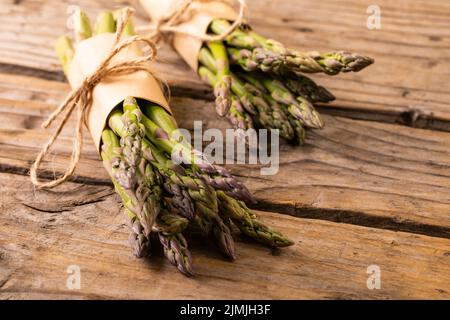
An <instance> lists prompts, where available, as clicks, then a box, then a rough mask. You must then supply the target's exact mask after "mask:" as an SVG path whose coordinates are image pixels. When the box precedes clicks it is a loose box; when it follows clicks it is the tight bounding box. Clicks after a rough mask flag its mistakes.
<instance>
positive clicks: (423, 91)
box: [0, 0, 450, 299]
mask: <svg viewBox="0 0 450 320" xmlns="http://www.w3.org/2000/svg"><path fill="white" fill-rule="evenodd" d="M372 2H373V1H369V0H343V1H333V0H323V1H313V0H301V1H300V0H278V1H275V0H273V1H270V0H253V1H249V6H250V9H251V23H252V25H253V26H254V28H255V29H257V30H258V31H259V32H261V33H263V34H266V35H273V36H276V37H277V38H278V39H279V40H280V41H283V42H285V43H286V44H289V45H290V46H292V47H295V48H307V49H317V50H320V51H327V50H331V49H340V48H345V49H348V50H352V51H357V52H360V53H363V54H367V55H370V56H373V57H375V59H376V64H375V65H373V66H371V67H370V68H369V69H367V70H365V71H364V72H362V73H359V74H347V75H343V76H339V77H324V76H320V75H318V76H315V77H314V78H315V79H316V80H318V81H319V82H320V83H321V84H323V85H325V86H327V87H328V88H330V89H331V90H332V91H333V92H334V93H335V94H336V96H337V97H338V99H337V101H336V102H335V103H333V104H331V105H330V106H322V107H320V111H321V112H322V113H324V114H326V116H325V120H326V128H325V129H324V130H322V131H317V132H311V133H310V134H309V137H308V140H307V144H306V146H305V147H303V148H294V147H292V146H289V145H283V146H282V150H281V154H280V157H281V169H280V172H279V173H278V174H277V175H275V176H272V177H265V178H262V177H261V176H260V175H259V169H258V168H254V167H248V166H245V165H244V166H241V165H240V166H232V167H231V170H232V171H233V172H234V173H235V174H236V175H237V176H239V177H240V179H241V181H243V182H245V183H246V184H247V185H248V186H249V188H250V189H251V191H252V192H253V193H254V194H255V196H256V198H257V199H258V200H259V201H260V202H259V205H258V206H257V208H256V209H257V210H258V213H259V214H260V215H261V216H262V217H263V218H264V219H265V220H266V221H267V222H268V223H269V224H270V225H272V226H274V227H276V228H278V229H280V230H282V231H283V232H285V233H286V234H288V235H289V236H290V237H291V238H292V239H294V240H295V245H294V246H293V247H291V248H288V249H286V250H281V251H275V252H272V251H271V250H268V249H266V248H264V247H261V246H259V245H255V244H254V243H253V242H249V241H247V240H246V239H243V238H242V239H239V242H238V245H237V249H238V259H237V261H236V262H234V263H230V262H227V261H224V260H223V259H222V258H221V256H220V255H219V254H217V253H216V252H215V250H212V248H211V247H210V246H209V245H207V244H204V243H201V241H200V240H196V241H194V243H193V244H192V245H191V248H192V251H193V256H194V263H195V267H196V271H197V276H196V277H195V278H192V279H188V278H185V277H183V276H182V275H180V274H178V273H177V272H176V270H175V269H174V268H173V267H172V266H170V265H169V264H168V262H167V261H165V260H164V258H163V257H162V253H161V252H159V253H156V255H155V257H153V258H152V259H151V260H137V259H135V258H134V257H133V256H132V254H131V252H130V249H129V247H128V244H127V228H126V226H125V224H124V219H123V218H122V213H121V212H120V208H119V203H118V199H117V198H116V196H115V195H114V191H113V189H112V187H111V185H110V182H109V181H108V177H107V174H106V172H105V171H104V170H103V169H102V165H101V162H100V161H99V158H98V156H97V153H96V151H95V150H94V147H93V145H92V144H91V142H90V138H89V137H86V144H85V149H84V152H83V157H82V160H81V165H80V166H79V169H78V170H77V175H76V177H75V178H74V179H73V180H72V181H71V182H70V183H67V184H65V185H64V186H62V187H61V188H59V189H58V190H52V191H39V190H35V189H34V188H33V186H32V185H31V183H30V180H29V177H28V171H29V166H30V164H31V163H32V161H33V160H34V158H35V157H36V154H37V152H38V151H39V149H40V147H41V146H42V144H43V143H44V141H46V139H48V137H49V134H50V133H49V132H46V131H44V130H42V129H41V128H40V124H41V123H42V121H43V120H44V119H45V118H46V117H47V116H48V115H49V113H50V112H51V111H52V110H53V109H54V108H55V107H56V106H57V104H58V103H59V102H60V101H61V100H62V99H63V98H64V96H65V95H66V94H67V92H68V91H69V87H68V85H67V83H66V81H65V80H64V76H63V74H62V72H61V70H60V68H59V65H58V62H57V59H56V57H55V54H54V52H53V42H54V40H55V38H56V37H57V36H58V35H60V34H64V33H65V32H66V30H65V21H66V18H67V16H66V15H65V14H64V13H65V11H66V7H67V5H68V4H70V3H71V4H78V5H80V6H82V7H83V8H84V9H86V11H88V12H89V14H91V15H92V16H93V15H94V14H96V13H98V12H99V11H100V10H103V9H105V8H117V7H118V6H122V5H125V4H127V1H109V0H96V1H87V0H79V1H60V0H48V1H44V0H23V1H22V0H0V73H1V77H0V113H1V120H2V121H0V190H1V191H0V192H1V204H0V299H11V298H12V299H21V298H70V299H72V298H74V299H78V298H138V299H141V298H150V299H159V298H180V299H184V298H194V299H197V298H198V299H200V298H210V299H218V298H263V299H272V298H288V299H309V298H325V299H335V298H336V299H358V298H369V299H372V298H383V299H385V298H386V299H393V298H401V299H408V298H438V299H448V298H450V132H448V131H450V106H449V105H448V102H449V101H450V3H448V2H445V1H441V0H431V1H428V0H427V1H424V0H401V1H387V0H379V1H377V4H378V5H379V6H380V7H381V10H382V28H381V30H372V31H370V30H368V29H367V27H366V19H367V17H368V14H367V13H366V9H367V7H368V6H369V5H370V4H372ZM137 19H138V23H139V24H143V23H145V15H144V14H143V13H142V12H139V11H138V12H137ZM159 60H160V61H159V63H158V65H157V69H158V71H159V72H160V74H161V75H163V77H164V78H165V79H166V80H167V81H168V83H169V84H170V85H171V87H172V95H173V98H172V106H173V109H174V111H175V114H176V115H177V118H178V119H179V121H180V124H181V126H184V127H187V128H192V125H193V120H194V119H196V118H198V115H199V114H201V115H202V118H203V120H204V121H205V122H206V124H207V126H208V127H218V128H222V129H223V128H227V127H228V123H227V122H226V121H224V120H222V119H218V117H216V115H215V112H214V108H213V106H212V103H211V101H212V99H211V93H210V91H209V90H208V88H207V87H206V86H205V85H203V84H202V83H200V81H199V80H198V79H197V77H196V76H195V74H194V73H193V72H191V71H190V70H189V68H188V67H187V66H186V65H185V64H183V63H182V62H181V61H180V60H179V59H178V57H177V56H176V55H175V54H174V53H172V52H171V51H170V50H169V49H167V48H162V49H161V52H160V59H159ZM191 111H194V112H191ZM190 112H191V113H190ZM73 125H74V124H73V122H71V123H70V124H69V126H68V128H66V130H64V133H63V137H62V139H61V141H60V142H59V143H58V144H57V145H56V147H55V149H54V150H55V151H54V152H53V153H52V155H51V156H50V157H49V158H48V159H47V162H46V163H45V165H44V167H45V171H44V172H43V173H42V176H43V177H52V176H53V174H54V173H58V172H61V171H62V169H63V168H64V165H65V163H67V161H68V158H69V155H70V148H71V140H70V136H71V133H72V130H73ZM406 125H409V126H410V127H408V126H406ZM411 126H413V127H414V128H412V127H411ZM418 127H420V128H418ZM70 265H78V266H80V268H81V276H82V277H81V289H80V290H69V289H68V288H67V287H66V280H67V277H68V274H67V268H68V266H70ZM370 265H377V266H379V268H380V271H381V289H378V290H377V289H374V290H369V289H368V287H367V279H368V277H369V274H367V268H368V267H369V266H370Z"/></svg>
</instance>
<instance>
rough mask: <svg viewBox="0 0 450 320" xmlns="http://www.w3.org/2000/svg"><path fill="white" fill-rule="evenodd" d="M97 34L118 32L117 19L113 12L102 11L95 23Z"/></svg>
mask: <svg viewBox="0 0 450 320" xmlns="http://www.w3.org/2000/svg"><path fill="white" fill-rule="evenodd" d="M94 29H95V34H101V33H108V32H116V21H115V20H114V16H113V14H112V12H102V13H100V15H99V16H98V18H97V22H96V23H95V27H94Z"/></svg>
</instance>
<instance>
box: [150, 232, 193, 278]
mask: <svg viewBox="0 0 450 320" xmlns="http://www.w3.org/2000/svg"><path fill="white" fill-rule="evenodd" d="M158 236H159V241H160V242H161V244H162V245H163V247H164V255H165V256H166V258H167V259H168V260H169V261H170V263H172V264H173V265H174V266H175V267H177V268H178V270H180V272H181V273H183V274H184V275H186V276H189V277H190V276H193V275H194V271H193V269H192V258H191V254H190V252H189V250H188V246H187V242H186V239H185V238H184V236H183V235H182V234H181V233H175V234H166V233H164V232H160V233H158Z"/></svg>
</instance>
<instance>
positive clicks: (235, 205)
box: [217, 191, 294, 247]
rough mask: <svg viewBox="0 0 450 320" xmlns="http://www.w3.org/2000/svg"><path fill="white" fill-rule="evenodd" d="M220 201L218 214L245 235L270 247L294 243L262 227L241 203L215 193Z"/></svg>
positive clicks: (264, 226) (221, 193) (222, 194)
mask: <svg viewBox="0 0 450 320" xmlns="http://www.w3.org/2000/svg"><path fill="white" fill-rule="evenodd" d="M217 197H218V198H219V201H220V214H221V215H222V217H224V218H229V219H231V221H233V223H234V224H235V225H236V226H237V227H238V228H239V229H240V230H241V232H242V233H244V234H245V235H247V236H249V237H251V238H253V239H255V240H256V241H258V242H261V243H263V244H265V245H267V246H270V247H287V246H291V245H293V244H294V243H293V242H292V240H290V239H289V238H287V237H285V236H283V235H282V234H281V233H279V232H277V231H274V230H272V229H271V228H269V227H267V226H266V225H264V224H263V223H262V222H261V221H259V219H258V218H257V217H256V215H255V214H254V213H253V212H251V211H250V210H249V209H248V208H247V206H246V205H245V204H244V203H243V202H242V201H237V200H235V199H233V198H230V197H229V196H227V195H226V194H225V193H223V192H220V191H219V192H217Z"/></svg>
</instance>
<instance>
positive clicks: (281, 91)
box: [261, 77, 323, 129]
mask: <svg viewBox="0 0 450 320" xmlns="http://www.w3.org/2000/svg"><path fill="white" fill-rule="evenodd" d="M261 81H262V83H263V85H264V86H265V87H266V88H267V90H268V91H269V92H270V94H271V96H272V98H273V99H274V100H276V101H278V102H279V103H282V104H285V105H287V106H288V111H289V113H290V114H292V116H293V117H294V118H296V119H298V120H300V121H301V122H302V124H303V125H304V126H306V127H309V128H316V129H320V128H322V127H323V121H322V119H321V117H320V115H319V113H318V112H317V111H316V110H315V109H314V107H313V105H312V104H311V103H310V102H309V101H308V100H306V99H305V98H303V97H297V99H296V98H295V96H294V95H293V94H292V93H291V92H290V91H289V90H288V89H287V88H286V87H285V86H284V85H283V83H281V82H280V81H278V80H272V79H270V78H265V77H264V78H262V79H261Z"/></svg>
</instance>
